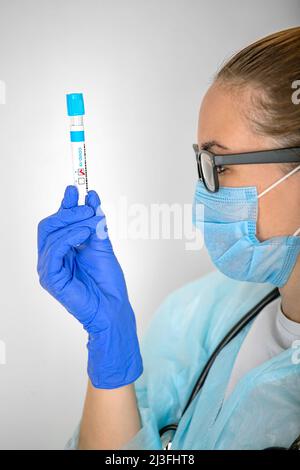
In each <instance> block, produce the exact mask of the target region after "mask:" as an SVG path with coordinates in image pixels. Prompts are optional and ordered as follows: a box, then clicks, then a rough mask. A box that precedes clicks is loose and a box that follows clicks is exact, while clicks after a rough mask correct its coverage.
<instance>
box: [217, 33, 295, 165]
mask: <svg viewBox="0 0 300 470" xmlns="http://www.w3.org/2000/svg"><path fill="white" fill-rule="evenodd" d="M296 80H298V81H299V80H300V27H299V26H297V27H294V28H289V29H284V30H282V31H278V32H276V33H273V34H270V35H268V36H266V37H263V38H261V39H259V40H258V41H256V42H254V43H252V44H250V45H248V46H247V47H245V48H244V49H242V50H240V51H239V52H238V53H236V54H235V55H234V56H232V57H231V58H230V59H229V60H228V61H227V62H226V63H225V64H224V65H222V67H221V68H220V69H219V70H218V71H217V72H216V74H215V75H214V77H213V81H214V82H215V83H217V84H218V85H221V86H225V87H227V88H228V89H229V90H230V91H231V92H234V91H237V92H240V91H243V90H248V91H249V90H250V106H248V107H245V108H246V109H244V110H243V113H244V114H245V116H246V118H247V119H248V121H249V123H250V125H251V126H252V128H253V130H254V131H255V132H256V133H259V134H261V135H265V136H269V137H272V138H274V140H275V141H276V142H277V143H278V145H279V146H280V147H298V146H299V147H300V104H298V105H297V104H296V103H295V100H292V96H293V93H295V86H296V84H297V83H299V82H297V83H296ZM293 84H294V88H293V86H292V85H293ZM249 87H250V88H249ZM289 166H290V165H289ZM291 166H294V164H292V165H291Z"/></svg>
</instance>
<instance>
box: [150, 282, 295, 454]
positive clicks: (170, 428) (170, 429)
mask: <svg viewBox="0 0 300 470" xmlns="http://www.w3.org/2000/svg"><path fill="white" fill-rule="evenodd" d="M279 295H280V292H279V290H278V288H277V287H276V288H275V289H273V290H272V291H271V292H269V293H268V294H267V295H266V296H265V297H264V298H263V299H262V300H260V301H259V302H258V304H257V305H255V306H254V307H253V308H252V309H251V310H249V312H248V313H246V315H244V316H243V317H242V318H241V319H240V320H239V321H238V322H237V323H236V325H234V326H233V327H232V328H231V330H230V331H229V332H228V333H227V335H226V336H225V337H224V338H223V339H222V341H220V343H219V344H218V346H217V347H216V349H215V350H214V352H213V353H212V355H211V356H210V358H209V359H208V361H207V362H206V364H205V366H204V368H203V370H202V372H201V374H200V376H199V378H198V380H197V382H196V384H195V386H194V388H193V391H192V393H191V395H190V397H189V399H188V401H187V404H186V406H185V408H184V410H183V412H182V414H181V418H180V419H182V416H183V414H184V413H185V411H186V410H187V408H188V407H189V405H190V403H191V402H192V401H193V399H194V398H195V396H196V395H197V393H198V392H199V390H200V389H201V387H202V386H203V384H204V382H205V379H206V377H207V375H208V373H209V371H210V368H211V366H212V365H213V363H214V361H215V359H216V357H217V355H218V354H219V352H220V351H221V350H222V349H223V348H224V347H225V346H226V345H227V344H228V343H229V341H231V340H232V339H233V338H234V337H235V336H236V335H237V334H238V333H239V332H240V331H241V330H242V329H243V328H244V326H246V325H247V323H249V322H250V321H251V320H252V319H253V318H254V317H255V316H256V315H257V314H258V313H259V312H260V311H261V310H262V309H263V308H264V307H265V306H266V305H268V304H269V303H270V302H272V301H273V300H275V299H276V298H277V297H279ZM178 424H179V423H177V424H175V423H174V424H168V425H166V426H164V427H163V428H161V429H160V430H159V435H160V437H161V439H162V444H163V448H164V450H168V449H170V448H171V444H172V439H173V437H174V434H175V431H176V429H177V427H178ZM165 433H168V435H167V438H162V436H163V434H165ZM271 449H272V450H281V449H284V450H300V435H299V436H298V437H297V439H296V440H295V441H294V442H293V443H292V445H291V446H290V447H288V448H286V447H267V448H266V449H263V450H271Z"/></svg>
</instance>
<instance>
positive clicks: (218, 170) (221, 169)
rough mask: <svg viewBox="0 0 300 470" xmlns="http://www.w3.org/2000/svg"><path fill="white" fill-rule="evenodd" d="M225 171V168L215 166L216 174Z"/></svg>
mask: <svg viewBox="0 0 300 470" xmlns="http://www.w3.org/2000/svg"><path fill="white" fill-rule="evenodd" d="M226 170H227V168H226V167H225V166H217V172H218V173H219V174H220V173H224V172H225V171H226Z"/></svg>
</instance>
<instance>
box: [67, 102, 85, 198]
mask: <svg viewBox="0 0 300 470" xmlns="http://www.w3.org/2000/svg"><path fill="white" fill-rule="evenodd" d="M66 97H67V109H68V115H69V116H70V139H71V150H72V160H73V176H74V185H75V186H77V188H78V193H79V197H78V205H84V204H85V196H86V195H87V193H88V179H87V165H86V151H85V139H84V126H83V116H84V102H83V95H82V93H69V94H67V95H66Z"/></svg>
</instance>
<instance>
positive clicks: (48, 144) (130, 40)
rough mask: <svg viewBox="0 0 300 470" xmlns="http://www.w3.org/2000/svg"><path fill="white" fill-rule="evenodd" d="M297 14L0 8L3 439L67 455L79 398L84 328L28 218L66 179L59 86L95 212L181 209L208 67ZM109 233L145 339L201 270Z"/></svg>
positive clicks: (190, 5)
mask: <svg viewBox="0 0 300 470" xmlns="http://www.w3.org/2000/svg"><path fill="white" fill-rule="evenodd" d="M299 19H300V7H299V2H298V1H297V0H289V1H282V0H281V1H280V0H277V1H276V0H265V1H264V2H261V1H260V0H252V1H251V2H249V1H240V0H227V1H226V2H225V1H221V0H220V1H217V0H210V1H201V0H198V1H196V0H173V1H172V0H150V1H148V0H126V1H122V0H98V1H96V0H94V1H93V0H84V1H78V0H59V1H58V0H54V1H53V0H51V1H50V0H49V1H41V0H36V1H34V0H26V1H22V0H20V1H14V0H9V1H4V0H2V1H0V80H4V81H5V84H6V104H1V105H0V122H1V156H0V158H1V185H0V188H1V233H0V237H1V238H0V246H1V264H0V266H1V268H0V269H1V270H0V285H1V296H0V302H1V304H0V305H1V309H0V313H1V321H0V340H2V341H5V344H6V353H7V364H6V365H0V448H2V449H40V448H42V449H47V448H48V449H53V448H63V447H64V445H65V443H66V441H67V439H68V438H69V437H70V435H71V434H72V432H73V429H74V427H75V425H76V424H77V422H78V420H79V418H80V414H81V408H82V404H83V397H84V392H85V387H86V372H85V369H86V346H85V345H86V335H85V333H84V331H83V330H82V328H81V325H80V324H78V323H77V322H76V320H75V319H74V318H72V317H71V316H70V315H69V314H68V313H67V312H66V311H65V310H64V309H63V307H62V306H61V305H60V304H59V303H58V302H57V301H55V300H54V299H53V298H52V297H50V295H49V294H48V293H47V292H46V291H44V290H43V289H42V288H41V287H40V285H39V282H38V276H37V273H36V260H37V253H36V228H37V224H38V222H39V220H40V219H42V218H44V217H46V216H47V215H50V214H51V213H53V212H55V211H56V210H57V209H58V207H59V205H60V202H61V199H62V196H63V192H64V189H65V186H66V185H67V184H72V170H71V157H70V146H69V135H68V119H67V116H66V106H65V93H71V92H83V93H84V97H85V105H86V113H87V114H86V119H85V125H86V140H87V142H86V144H87V157H88V171H89V183H90V185H89V186H90V189H96V190H97V191H98V193H99V195H100V197H101V199H102V203H103V208H104V209H105V202H108V201H112V202H116V203H117V201H118V200H119V198H120V197H121V196H125V197H126V198H127V200H128V202H129V203H137V202H138V203H144V204H145V205H146V206H149V205H150V204H153V203H169V204H172V203H174V202H177V203H181V204H183V203H191V201H192V197H193V192H194V186H195V182H196V164H195V160H194V155H193V150H192V143H193V142H195V141H196V140H197V118H198V110H199V105H200V102H201V99H202V96H203V95H204V93H205V91H206V89H207V88H208V86H209V83H210V79H211V77H212V75H213V73H214V72H215V71H216V69H217V68H218V67H219V66H220V65H221V63H222V62H223V61H224V60H225V59H226V58H228V57H229V56H231V55H232V54H233V53H234V52H237V51H238V50H239V49H240V48H242V47H244V46H246V45H247V44H248V43H250V42H253V41H254V40H256V39H258V38H260V37H262V36H265V35H267V34H270V33H272V32H274V31H277V30H280V29H284V28H288V27H291V26H296V25H298V24H299ZM106 216H107V221H108V224H109V213H106ZM108 226H109V225H108ZM109 229H111V233H113V229H114V226H113V224H112V226H109ZM111 238H112V241H113V245H114V248H115V252H116V254H117V256H118V259H119V261H120V264H121V266H122V268H123V271H124V273H125V276H126V280H127V286H128V291H129V294H130V298H131V302H132V305H133V307H134V310H135V312H136V318H137V323H138V330H139V334H140V335H141V336H142V334H143V332H144V331H145V328H146V327H147V324H148V322H149V321H150V319H151V316H152V314H153V312H154V310H155V309H156V308H157V307H158V305H159V304H160V302H161V301H162V300H163V298H164V296H165V295H166V294H167V293H169V292H171V291H172V290H173V289H175V288H177V287H179V286H181V285H182V284H184V283H186V282H188V281H190V280H193V279H195V278H197V277H199V276H201V275H202V274H204V273H206V272H207V271H209V270H211V269H212V265H211V263H210V261H209V258H208V255H207V253H206V251H205V250H204V249H201V250H198V251H195V250H193V251H187V250H186V249H185V242H184V241H183V240H172V239H171V240H121V239H119V238H118V237H111Z"/></svg>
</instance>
